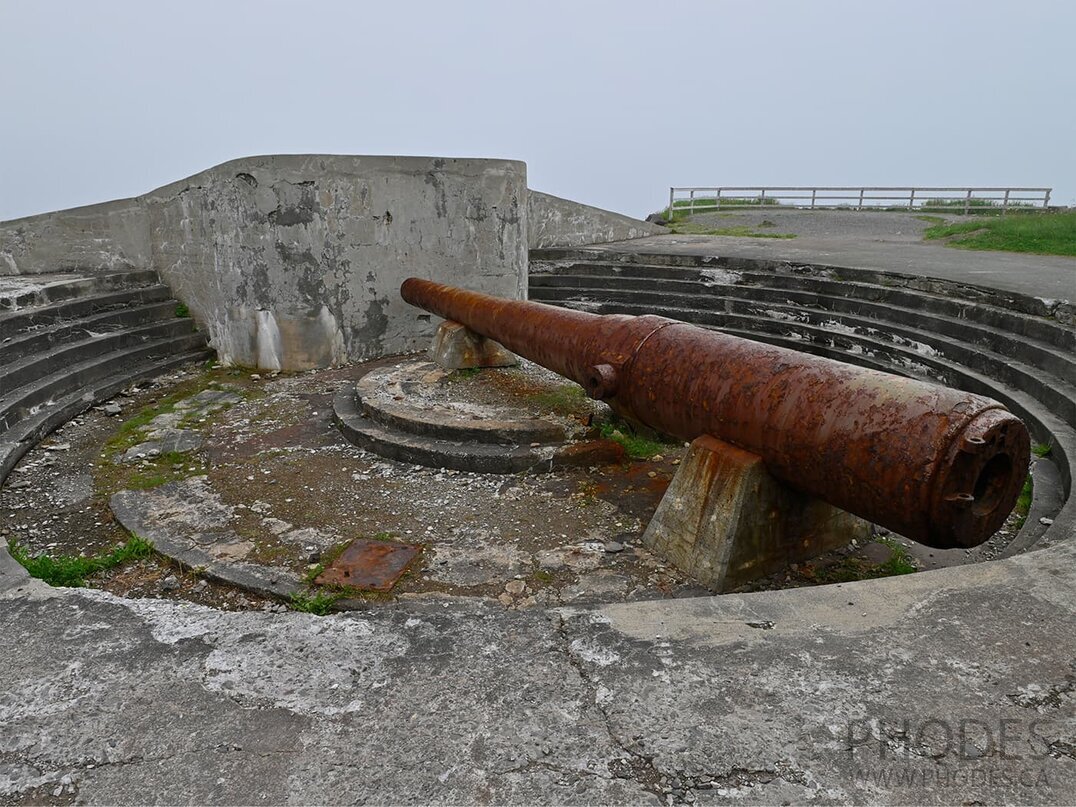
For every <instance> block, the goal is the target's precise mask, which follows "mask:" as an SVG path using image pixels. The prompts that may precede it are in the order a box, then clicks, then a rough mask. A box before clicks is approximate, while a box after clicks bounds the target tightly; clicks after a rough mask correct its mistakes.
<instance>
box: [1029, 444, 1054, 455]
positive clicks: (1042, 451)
mask: <svg viewBox="0 0 1076 807" xmlns="http://www.w3.org/2000/svg"><path fill="white" fill-rule="evenodd" d="M1052 450H1053V444H1051V443H1035V444H1033V445H1032V446H1031V453H1032V454H1034V455H1035V456H1036V457H1047V456H1049V455H1050V452H1051V451H1052Z"/></svg>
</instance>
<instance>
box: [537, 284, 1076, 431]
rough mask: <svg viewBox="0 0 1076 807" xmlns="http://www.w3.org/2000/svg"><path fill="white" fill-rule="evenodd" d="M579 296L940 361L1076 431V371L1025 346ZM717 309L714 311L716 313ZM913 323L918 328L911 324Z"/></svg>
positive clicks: (638, 297) (745, 305) (848, 319)
mask: <svg viewBox="0 0 1076 807" xmlns="http://www.w3.org/2000/svg"><path fill="white" fill-rule="evenodd" d="M561 291H562V290H557V289H548V288H544V289H543V288H539V289H535V294H534V296H533V298H534V299H536V300H547V301H548V300H549V298H550V297H554V298H560V299H564V295H562V294H561ZM581 293H582V294H584V295H586V296H588V297H591V298H597V299H603V300H608V301H610V302H616V303H622V304H624V305H627V306H630V310H629V311H625V312H624V313H634V314H644V313H665V314H666V315H668V316H671V317H674V318H676V319H682V320H684V321H686V322H694V323H697V324H705V325H711V326H715V327H718V328H721V329H723V330H724V329H727V328H739V329H742V330H746V331H751V332H755V331H761V332H767V333H776V334H798V335H799V338H800V339H803V340H805V341H808V342H823V343H824V342H827V341H830V342H832V341H835V340H836V341H841V340H842V339H843V341H844V342H845V343H847V344H845V345H844V347H845V349H852V348H851V345H858V346H859V350H860V351H861V352H862V351H866V352H867V353H868V354H872V353H876V352H879V350H881V352H883V353H887V354H889V355H890V357H891V362H892V363H893V364H895V365H898V366H911V367H914V366H916V365H921V366H925V367H926V368H931V367H940V368H941V369H942V370H944V368H945V367H947V366H948V365H947V364H943V365H939V364H938V362H937V361H935V357H936V356H941V357H944V358H945V359H947V360H948V361H949V362H951V363H956V364H957V365H960V366H965V367H969V368H971V369H973V370H976V371H978V372H981V373H984V374H985V375H988V376H990V377H993V378H997V379H998V380H1000V381H1002V382H1004V383H1006V384H1009V385H1011V386H1014V387H1016V388H1018V389H1020V390H1023V391H1025V392H1027V393H1029V394H1030V395H1032V396H1033V397H1035V398H1037V399H1038V400H1040V401H1042V402H1043V403H1044V404H1045V405H1046V406H1048V407H1050V408H1051V409H1053V410H1054V411H1055V412H1057V413H1058V414H1059V415H1060V416H1061V417H1062V419H1063V420H1065V421H1066V422H1068V423H1071V424H1073V425H1076V367H1073V366H1071V365H1070V364H1069V363H1068V362H1066V361H1065V360H1064V359H1063V358H1062V357H1060V356H1056V358H1057V361H1056V362H1051V363H1050V367H1051V369H1053V368H1055V367H1057V368H1059V369H1062V370H1064V371H1065V372H1067V375H1068V378H1061V377H1058V376H1054V375H1053V374H1051V373H1049V372H1045V371H1044V369H1043V368H1042V367H1041V366H1037V365H1035V364H1032V363H1029V362H1026V361H1021V359H1023V358H1029V359H1030V361H1032V362H1033V361H1034V360H1035V359H1036V358H1040V357H1041V351H1036V350H1032V349H1023V348H1024V347H1026V346H1022V345H1019V344H1007V343H1006V344H1004V345H1003V346H1004V347H1007V348H1008V350H1007V351H1006V352H1004V353H996V352H994V351H992V350H989V349H987V348H986V347H983V346H981V345H979V344H967V343H965V342H962V341H960V340H958V339H952V338H949V337H947V336H944V335H939V334H937V333H933V332H931V331H929V330H924V329H920V328H916V327H909V326H907V325H903V324H896V323H893V322H886V323H883V322H880V321H878V320H874V319H866V318H863V317H857V316H849V315H845V314H836V313H834V312H831V311H824V310H823V311H818V310H816V309H813V308H808V307H804V306H792V305H788V304H775V303H770V304H768V305H765V306H763V307H760V306H757V305H754V304H753V303H751V302H749V301H744V300H739V299H733V298H707V297H703V296H699V295H686V294H680V293H669V294H665V295H656V294H654V293H652V292H649V291H647V292H633V291H617V290H611V289H590V290H587V289H584V290H582V291H581ZM701 304H705V305H706V307H705V308H704V307H703V305H701ZM711 305H713V306H714V307H713V308H711V307H710V306H711ZM908 319H909V320H912V321H915V320H914V318H913V317H908ZM917 324H918V322H917ZM1006 341H1007V340H1006ZM940 378H941V376H940V375H939V379H940Z"/></svg>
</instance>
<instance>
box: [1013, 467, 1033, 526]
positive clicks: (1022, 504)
mask: <svg viewBox="0 0 1076 807" xmlns="http://www.w3.org/2000/svg"><path fill="white" fill-rule="evenodd" d="M1034 491H1035V482H1034V481H1033V480H1032V479H1031V474H1028V475H1027V479H1025V480H1024V486H1023V487H1022V488H1020V495H1019V496H1018V497H1017V498H1016V507H1014V508H1013V512H1015V513H1016V531H1017V532H1019V531H1020V530H1021V529H1022V528H1023V526H1024V523H1025V522H1026V521H1027V514H1028V513H1029V512H1031V494H1032V493H1034Z"/></svg>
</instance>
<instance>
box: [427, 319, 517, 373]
mask: <svg viewBox="0 0 1076 807" xmlns="http://www.w3.org/2000/svg"><path fill="white" fill-rule="evenodd" d="M429 355H430V359H432V360H433V361H435V362H437V364H439V365H440V366H441V367H443V368H445V369H446V370H469V369H472V368H476V367H514V366H515V365H517V364H519V358H518V357H517V356H516V355H515V354H514V353H512V352H511V351H509V350H505V349H504V347H503V346H502V345H501V344H500V343H499V342H494V341H493V340H492V339H487V338H486V337H484V336H482V335H480V334H477V333H475V332H474V331H472V330H471V329H470V328H468V327H466V326H465V325H461V324H460V323H458V322H452V321H450V320H446V321H445V322H442V323H441V324H440V326H438V328H437V333H435V334H434V336H433V344H432V345H431V346H430V353H429Z"/></svg>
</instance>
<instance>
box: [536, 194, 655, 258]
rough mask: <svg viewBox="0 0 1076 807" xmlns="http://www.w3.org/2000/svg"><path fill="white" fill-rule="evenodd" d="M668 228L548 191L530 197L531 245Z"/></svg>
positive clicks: (602, 239)
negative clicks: (553, 194) (574, 200)
mask: <svg viewBox="0 0 1076 807" xmlns="http://www.w3.org/2000/svg"><path fill="white" fill-rule="evenodd" d="M667 232H669V230H668V228H667V227H659V226H658V225H657V224H651V223H650V222H648V221H640V220H639V219H633V218H631V217H630V216H624V215H622V214H620V213H613V212H611V211H609V210H602V209H601V208H600V207H591V206H590V205H584V204H580V203H579V202H573V201H571V200H570V199H561V198H560V197H559V196H551V195H550V194H548V193H539V192H538V191H531V192H530V194H529V196H528V199H527V243H528V245H529V246H530V248H531V249H549V248H552V247H564V248H566V247H578V246H582V245H584V244H604V243H608V242H610V241H627V240H630V239H633V238H645V237H646V236H650V235H661V234H663V233H667Z"/></svg>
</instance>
